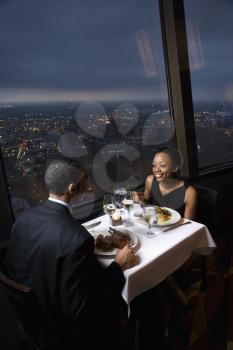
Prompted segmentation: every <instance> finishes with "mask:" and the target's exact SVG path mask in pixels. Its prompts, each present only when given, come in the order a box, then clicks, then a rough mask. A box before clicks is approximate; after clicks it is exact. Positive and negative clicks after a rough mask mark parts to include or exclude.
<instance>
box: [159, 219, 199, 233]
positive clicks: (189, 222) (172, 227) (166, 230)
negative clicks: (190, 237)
mask: <svg viewBox="0 0 233 350" xmlns="http://www.w3.org/2000/svg"><path fill="white" fill-rule="evenodd" d="M191 223H192V221H186V222H184V223H181V224H177V225H174V226H171V227H168V228H166V229H165V230H163V232H168V231H171V230H175V228H177V227H180V226H184V225H188V224H191Z"/></svg>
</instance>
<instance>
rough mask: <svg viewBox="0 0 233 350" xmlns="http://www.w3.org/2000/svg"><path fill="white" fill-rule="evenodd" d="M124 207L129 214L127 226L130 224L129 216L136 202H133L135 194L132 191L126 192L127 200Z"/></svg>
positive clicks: (125, 199) (123, 202)
mask: <svg viewBox="0 0 233 350" xmlns="http://www.w3.org/2000/svg"><path fill="white" fill-rule="evenodd" d="M122 204H123V207H124V209H125V210H127V212H128V216H127V220H126V225H127V224H129V216H130V210H131V209H133V206H134V201H133V192H132V191H126V195H125V198H124V199H123V201H122Z"/></svg>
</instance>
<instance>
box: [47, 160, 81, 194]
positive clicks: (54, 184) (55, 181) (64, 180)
mask: <svg viewBox="0 0 233 350" xmlns="http://www.w3.org/2000/svg"><path fill="white" fill-rule="evenodd" d="M84 177H85V174H84V172H83V171H81V170H80V169H78V168H77V167H76V166H75V165H74V164H72V163H70V162H68V161H65V160H54V161H53V162H51V163H49V165H48V166H47V168H46V170H45V175H44V181H45V185H46V187H47V188H48V190H49V193H50V194H54V195H56V196H62V195H66V194H67V195H69V196H72V195H74V194H75V193H76V191H77V187H78V185H79V184H80V182H81V181H82V180H83V178H84Z"/></svg>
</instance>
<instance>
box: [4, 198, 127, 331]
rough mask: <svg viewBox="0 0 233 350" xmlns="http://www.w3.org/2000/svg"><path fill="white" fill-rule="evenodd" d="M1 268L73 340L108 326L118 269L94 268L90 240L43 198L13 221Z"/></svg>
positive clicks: (58, 207) (119, 279)
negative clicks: (31, 294) (28, 289)
mask: <svg viewBox="0 0 233 350" xmlns="http://www.w3.org/2000/svg"><path fill="white" fill-rule="evenodd" d="M5 264H6V269H7V271H8V273H9V275H10V277H11V278H13V279H14V280H16V281H18V282H20V283H23V284H25V285H27V286H29V287H31V288H32V289H33V290H34V292H35V294H36V296H37V298H38V300H39V302H40V304H41V306H42V308H43V310H44V312H45V313H46V315H47V318H48V320H49V321H50V324H54V325H56V324H57V323H58V322H61V323H63V324H66V326H67V325H68V328H69V329H73V330H74V333H75V335H76V336H77V335H78V334H80V336H81V335H82V334H84V333H85V331H86V329H87V328H88V329H89V330H90V331H91V329H92V328H93V329H94V328H95V329H96V327H97V325H100V324H101V322H103V320H105V321H106V320H108V324H109V322H110V323H111V321H110V319H111V320H112V315H113V314H114V313H116V312H117V308H118V307H117V305H118V306H119V303H118V302H119V300H120V298H121V290H122V288H123V286H124V281H125V280H124V275H123V273H122V270H121V268H120V267H119V265H118V264H117V263H115V262H113V263H112V264H111V265H110V266H109V267H108V268H105V269H103V268H102V266H100V264H99V263H98V261H97V259H96V257H95V255H94V239H93V237H92V236H91V235H90V234H89V233H88V232H87V231H86V229H85V228H83V227H82V226H81V225H80V224H79V223H78V222H77V221H76V220H75V219H73V217H72V216H71V214H70V213H69V211H68V209H67V208H66V207H65V206H64V205H62V204H59V203H55V202H52V201H49V200H48V201H47V202H45V203H44V204H42V205H39V206H38V207H33V208H30V209H28V210H25V211H24V212H23V213H22V214H21V215H20V216H19V217H18V219H17V220H16V222H15V223H14V225H13V229H12V233H11V237H10V240H9V248H8V252H7V257H6V261H5ZM114 308H115V309H114ZM115 316H116V314H115Z"/></svg>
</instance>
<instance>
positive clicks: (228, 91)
mask: <svg viewBox="0 0 233 350" xmlns="http://www.w3.org/2000/svg"><path fill="white" fill-rule="evenodd" d="M210 3H211V5H210V6H209V4H210ZM185 4H186V7H185V9H186V14H187V19H188V23H189V24H188V31H189V35H190V62H191V68H192V82H193V84H194V88H193V96H194V98H198V99H202V100H205V99H206V98H207V99H212V100H214V99H216V98H217V99H225V100H226V99H228V100H230V101H232V100H233V93H232V86H233V85H232V80H233V63H232V56H233V40H232V31H233V27H232V18H233V1H230V0H221V1H220V0H214V1H213V0H211V1H210V0H208V1H207V0H205V1H202V0H186V1H185ZM0 47H1V55H0V103H11V102H32V101H52V100H53V101H62V100H63V101H68V100H78V101H81V100H145V99H148V100H155V101H156V100H157V101H160V100H164V101H166V100H167V88H166V79H165V67H164V60H163V50H162V40H161V30H160V20H159V11H158V3H157V1H155V0H153V1H152V0H124V1H123V0H119V1H104V0H95V1H94V0H85V1H81V0H20V1H19V0H4V1H3V0H1V3H0ZM231 99H232V100H231Z"/></svg>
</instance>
